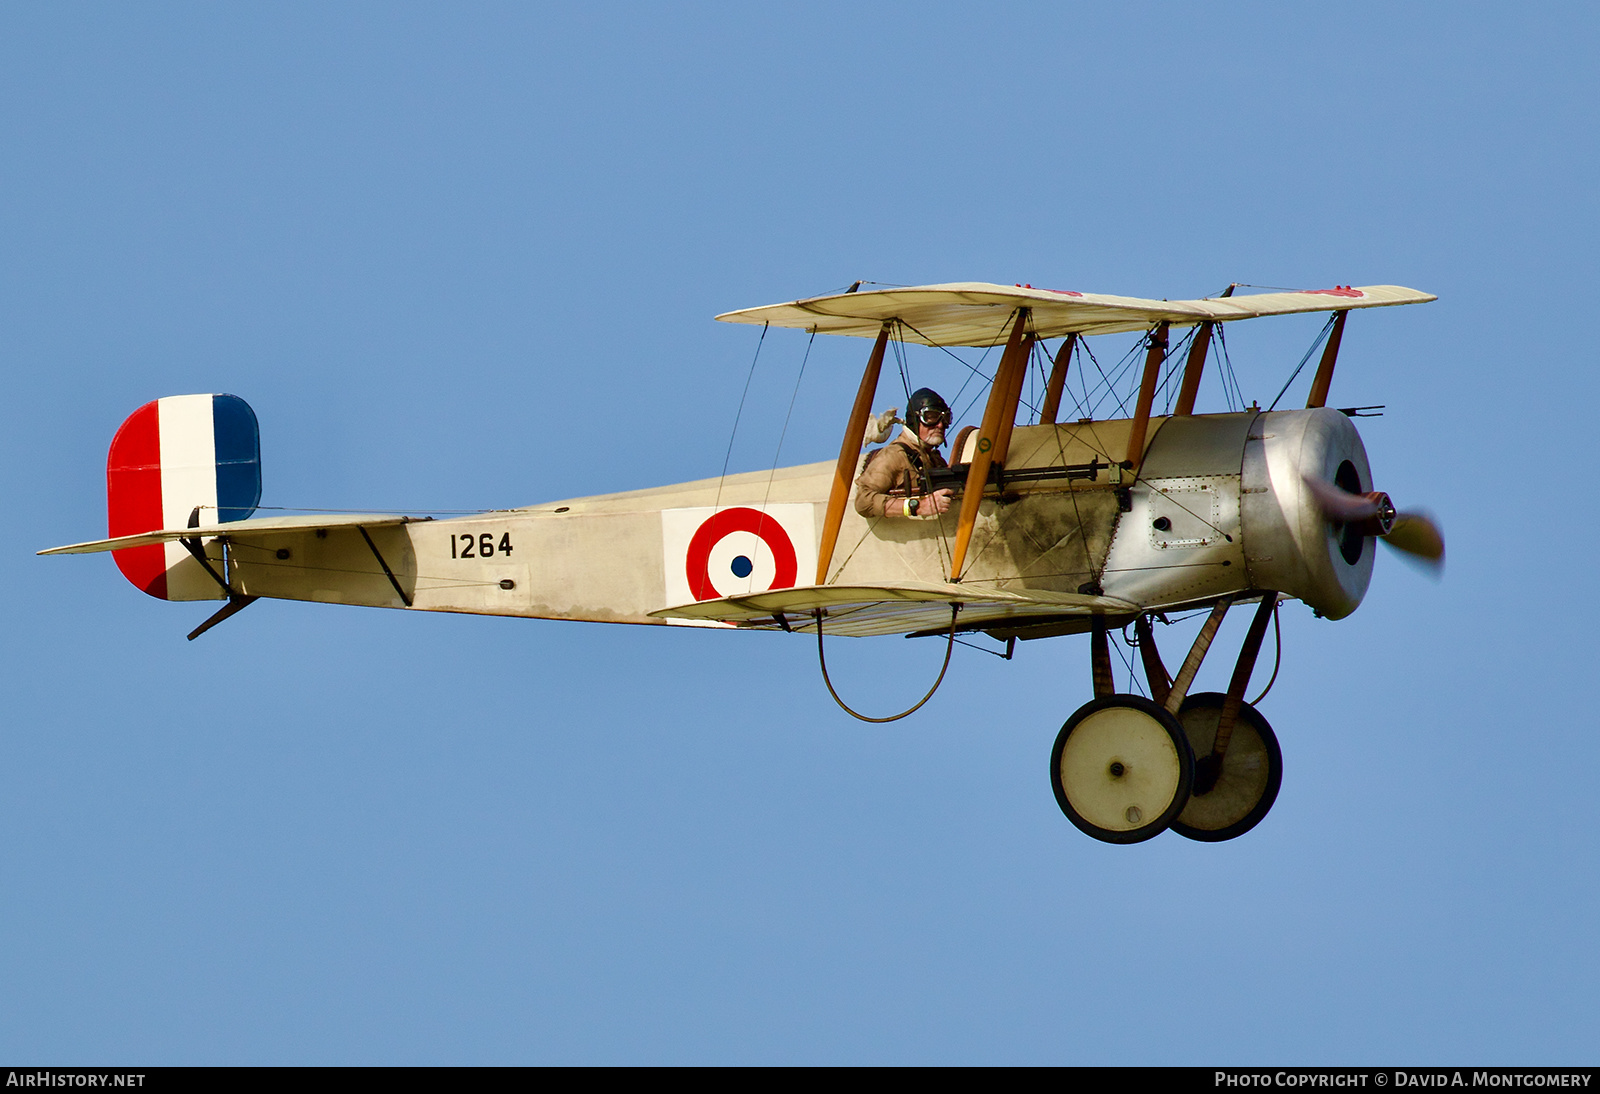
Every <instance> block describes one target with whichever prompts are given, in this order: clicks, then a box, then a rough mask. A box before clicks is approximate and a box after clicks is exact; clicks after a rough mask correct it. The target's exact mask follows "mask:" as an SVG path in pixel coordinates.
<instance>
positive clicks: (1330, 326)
mask: <svg viewBox="0 0 1600 1094" xmlns="http://www.w3.org/2000/svg"><path fill="white" fill-rule="evenodd" d="M1338 318H1339V313H1338V312H1334V313H1333V314H1331V315H1329V316H1328V321H1327V322H1326V323H1324V324H1322V333H1320V334H1318V335H1317V337H1316V338H1315V339H1314V340H1313V341H1312V343H1311V348H1309V349H1307V350H1306V355H1305V356H1304V357H1302V358H1300V363H1299V364H1298V365H1296V366H1294V371H1293V372H1291V373H1289V378H1288V379H1287V380H1285V381H1284V382H1283V387H1281V388H1280V389H1278V399H1281V398H1283V393H1284V392H1285V391H1288V390H1289V385H1290V384H1292V383H1294V378H1295V377H1296V376H1299V375H1300V370H1301V369H1303V368H1305V367H1306V362H1307V361H1309V360H1311V355H1312V354H1313V353H1315V352H1317V347H1318V346H1320V345H1322V340H1323V339H1324V338H1326V337H1328V332H1329V331H1330V330H1332V329H1333V324H1334V322H1335V321H1337V320H1338ZM1278 399H1274V400H1272V405H1271V406H1269V407H1267V410H1268V411H1272V410H1276V409H1277V407H1278Z"/></svg>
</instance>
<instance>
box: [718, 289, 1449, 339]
mask: <svg viewBox="0 0 1600 1094" xmlns="http://www.w3.org/2000/svg"><path fill="white" fill-rule="evenodd" d="M1436 299H1438V298H1437V297H1435V296H1433V295H1431V294H1429V293H1425V292H1418V291H1417V290H1416V289H1406V288H1402V287H1400V286H1398V285H1366V286H1362V287H1361V288H1349V287H1340V288H1334V289H1310V290H1307V291H1305V292H1272V293H1256V294H1255V295H1252V296H1227V297H1211V298H1207V299H1204V300H1141V299H1138V298H1136V297H1132V296H1105V295H1103V294H1099V293H1080V292H1069V291H1065V290H1058V289H1035V288H1032V287H1031V286H1010V285H990V284H985V283H983V282H978V281H963V282H955V283H952V284H949V285H918V286H913V287H911V288H904V289H873V290H870V291H867V292H854V293H835V294H834V295H832V296H816V297H812V298H811V299H809V300H796V301H794V302H792V303H789V304H769V305H767V306H766V307H760V308H745V309H742V310H740V311H730V312H725V313H724V314H722V315H719V316H717V318H718V319H719V320H721V321H722V322H724V323H770V324H772V325H773V326H775V327H799V328H801V329H803V330H816V331H818V332H819V333H822V334H851V335H857V336H859V337H863V338H875V337H877V335H878V331H879V329H881V328H882V326H883V324H884V322H885V321H886V320H890V319H897V320H899V321H900V322H901V323H902V324H903V328H902V331H903V336H904V338H905V340H906V341H908V342H920V343H922V344H924V345H930V346H934V345H937V346H993V345H998V344H1000V343H1001V342H1004V341H1005V340H1006V335H1007V334H1008V333H1009V320H1010V318H1011V315H1012V313H1014V312H1015V311H1016V309H1017V308H1019V307H1026V308H1029V309H1031V310H1032V320H1031V323H1030V329H1031V330H1032V332H1033V333H1034V334H1036V335H1037V336H1039V337H1040V338H1055V337H1059V336H1061V335H1064V334H1073V333H1077V334H1116V333H1119V332H1123V331H1139V330H1147V329H1149V328H1150V327H1151V326H1153V325H1154V324H1156V323H1160V322H1167V323H1171V324H1173V325H1174V326H1179V327H1182V326H1193V325H1195V324H1196V323H1200V322H1204V321H1205V320H1207V319H1211V320H1215V321H1217V322H1223V323H1225V322H1229V321H1231V320H1234V319H1251V318H1254V317H1256V316H1260V315H1289V314H1291V313H1294V312H1307V311H1343V310H1345V309H1348V308H1381V307H1386V306H1389V305H1393V304H1422V303H1426V302H1427V301H1429V300H1436Z"/></svg>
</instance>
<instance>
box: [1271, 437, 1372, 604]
mask: <svg viewBox="0 0 1600 1094" xmlns="http://www.w3.org/2000/svg"><path fill="white" fill-rule="evenodd" d="M1306 476H1311V477H1314V478H1317V479H1320V480H1322V481H1324V482H1331V483H1335V484H1337V485H1338V486H1339V487H1341V488H1342V489H1344V490H1345V491H1346V492H1348V493H1351V494H1364V493H1366V492H1368V491H1370V490H1371V489H1372V471H1371V468H1370V467H1369V466H1368V464H1367V450H1366V447H1365V446H1364V445H1363V444H1362V443H1361V435H1360V434H1359V433H1358V432H1356V427H1355V425H1354V424H1353V423H1352V422H1351V421H1350V419H1349V418H1348V417H1346V416H1345V415H1344V414H1341V413H1340V412H1339V411H1337V410H1330V409H1327V408H1326V407H1319V408H1316V409H1313V410H1283V411H1273V412H1269V413H1264V414H1262V415H1260V416H1259V417H1257V418H1256V420H1255V422H1254V423H1253V424H1252V426H1251V428H1250V433H1249V435H1248V437H1247V438H1246V441H1245V447H1244V466H1243V469H1242V473H1241V483H1240V485H1241V497H1240V524H1241V531H1242V533H1243V537H1242V538H1243V540H1244V564H1245V568H1246V572H1247V573H1248V574H1249V577H1250V584H1251V585H1252V586H1253V587H1255V588H1258V589H1276V590H1277V591H1279V592H1283V593H1287V594H1288V595H1290V596H1293V597H1298V598H1299V599H1301V600H1303V601H1305V602H1306V603H1307V604H1309V605H1311V607H1313V608H1315V609H1316V610H1317V611H1318V612H1319V613H1321V614H1322V615H1324V616H1326V617H1328V618H1329V619H1342V618H1344V617H1345V616H1347V615H1349V614H1350V613H1351V612H1353V611H1355V610H1356V608H1357V607H1359V606H1360V604H1361V599H1362V597H1364V596H1365V595H1366V592H1367V585H1368V583H1369V582H1370V581H1371V580H1372V560H1373V556H1374V554H1375V553H1376V548H1375V547H1374V546H1373V544H1372V541H1371V539H1370V535H1369V530H1368V529H1365V528H1363V527H1361V526H1359V525H1348V526H1347V525H1342V524H1335V523H1332V522H1330V521H1329V520H1328V518H1327V517H1325V516H1324V515H1323V513H1322V510H1321V509H1320V508H1319V507H1318V505H1317V503H1316V499H1315V498H1314V497H1313V496H1312V493H1311V491H1310V489H1309V488H1307V486H1306V484H1305V477H1306Z"/></svg>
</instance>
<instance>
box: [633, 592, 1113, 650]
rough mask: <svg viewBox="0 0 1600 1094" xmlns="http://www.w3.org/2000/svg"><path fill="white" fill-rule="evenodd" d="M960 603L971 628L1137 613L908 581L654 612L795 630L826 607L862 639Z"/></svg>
mask: <svg viewBox="0 0 1600 1094" xmlns="http://www.w3.org/2000/svg"><path fill="white" fill-rule="evenodd" d="M952 604H957V605H960V608H959V610H958V612H957V616H956V626H957V628H958V629H961V630H972V629H975V628H976V627H977V626H978V625H980V624H986V623H996V622H1000V621H1004V620H1019V621H1020V620H1027V619H1042V618H1046V617H1053V616H1075V615H1076V616H1083V615H1095V614H1101V613H1104V614H1108V615H1121V614H1127V613H1132V612H1137V611H1138V610H1139V609H1138V607H1137V606H1136V605H1133V604H1130V603H1128V602H1127V601H1125V600H1117V599H1115V598H1114V597H1107V596H1080V595H1078V594H1075V593H1048V592H1039V591H1031V590H1030V591H1026V592H1018V591H1012V590H1007V589H992V588H982V587H976V586H968V587H959V586H950V585H931V584H930V585H922V584H902V585H892V586H882V585H878V586H874V585H806V586H801V587H800V588H796V589H774V590H772V591H770V592H764V593H750V594H748V595H745V596H730V597H726V598H724V599H720V600H702V601H699V602H697V603H694V604H681V605H678V606H676V607H672V608H663V609H661V610H660V611H655V612H651V613H650V614H651V615H653V616H655V617H657V618H659V619H694V620H714V621H717V622H724V623H734V624H737V625H741V626H746V627H750V626H755V627H771V628H776V627H778V626H780V624H779V623H778V619H779V618H780V617H781V618H782V619H783V620H784V623H785V624H787V627H788V629H789V630H793V631H805V632H808V633H809V632H812V631H814V630H815V629H816V623H815V618H814V616H813V614H812V613H813V612H815V611H816V610H817V609H819V608H820V609H822V612H823V622H822V630H823V633H825V634H838V635H846V636H849V637H853V638H864V637H868V636H870V635H880V634H910V633H912V632H914V631H927V630H942V629H944V628H946V627H948V626H949V625H950V606H951V605H952Z"/></svg>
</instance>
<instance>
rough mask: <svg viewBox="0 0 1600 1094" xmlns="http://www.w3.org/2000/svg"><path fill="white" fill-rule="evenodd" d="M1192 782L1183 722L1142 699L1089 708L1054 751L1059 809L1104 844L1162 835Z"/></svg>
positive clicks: (1120, 698)
mask: <svg viewBox="0 0 1600 1094" xmlns="http://www.w3.org/2000/svg"><path fill="white" fill-rule="evenodd" d="M1193 781H1194V755H1193V753H1191V752H1190V751H1189V742H1188V740H1187V738H1185V737H1184V734H1183V728H1182V727H1181V726H1180V725H1179V724H1178V720H1177V719H1176V718H1174V717H1173V716H1172V715H1170V714H1168V713H1167V712H1166V710H1165V709H1163V708H1162V707H1159V706H1157V705H1156V704H1155V703H1152V702H1151V701H1150V700H1148V699H1146V698H1144V697H1143V696H1139V695H1111V696H1107V697H1106V698H1104V699H1095V700H1093V701H1092V702H1088V703H1085V704H1084V705H1083V706H1081V707H1079V708H1078V709H1077V711H1076V713H1074V714H1073V715H1072V717H1071V718H1068V719H1067V724H1066V725H1064V726H1062V727H1061V733H1060V735H1059V736H1057V737H1056V747H1055V749H1054V750H1053V751H1052V752H1051V754H1050V785H1051V786H1052V787H1053V788H1054V789H1055V792H1056V802H1057V804H1059V805H1060V806H1061V811H1062V812H1063V813H1065V814H1066V815H1067V819H1068V820H1070V821H1071V822H1072V823H1073V824H1075V825H1077V827H1078V829H1079V831H1081V832H1083V833H1085V834H1086V835H1090V836H1093V837H1094V838H1095V839H1097V840H1103V841H1105V842H1106V843H1139V842H1141V841H1142V840H1147V839H1150V838H1151V837H1152V836H1157V835H1160V834H1161V832H1162V831H1163V830H1164V829H1165V828H1166V827H1167V826H1168V825H1169V824H1171V823H1172V820H1173V818H1174V817H1176V816H1177V815H1178V814H1179V813H1180V812H1181V811H1182V810H1183V806H1184V803H1185V802H1187V801H1188V800H1189V787H1190V785H1191V784H1192V783H1193Z"/></svg>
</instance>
